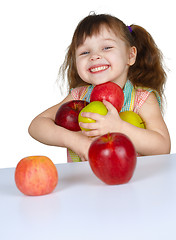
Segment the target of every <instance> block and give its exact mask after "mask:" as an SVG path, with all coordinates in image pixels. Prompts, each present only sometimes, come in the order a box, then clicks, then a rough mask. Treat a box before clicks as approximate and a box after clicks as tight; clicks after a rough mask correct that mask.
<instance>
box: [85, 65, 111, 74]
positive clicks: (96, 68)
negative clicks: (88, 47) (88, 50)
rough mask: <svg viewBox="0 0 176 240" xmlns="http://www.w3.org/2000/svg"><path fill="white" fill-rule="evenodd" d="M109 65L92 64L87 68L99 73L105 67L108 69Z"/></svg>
mask: <svg viewBox="0 0 176 240" xmlns="http://www.w3.org/2000/svg"><path fill="white" fill-rule="evenodd" d="M109 67H110V66H109V65H102V66H93V67H90V68H89V71H90V72H91V73H99V72H102V71H105V70H106V69H108V68H109Z"/></svg>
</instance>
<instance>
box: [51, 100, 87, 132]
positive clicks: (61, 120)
mask: <svg viewBox="0 0 176 240" xmlns="http://www.w3.org/2000/svg"><path fill="white" fill-rule="evenodd" d="M87 104H88V102H86V101H83V100H72V101H69V102H66V103H64V104H62V105H61V106H60V108H59V109H58V111H57V113H56V116H55V123H56V124H57V125H59V126H61V127H64V128H66V129H68V130H71V131H80V130H81V129H80V126H79V123H78V115H79V113H80V111H81V110H82V109H83V108H84V107H85V106H86V105H87Z"/></svg>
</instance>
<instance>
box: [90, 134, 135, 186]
mask: <svg viewBox="0 0 176 240" xmlns="http://www.w3.org/2000/svg"><path fill="white" fill-rule="evenodd" d="M88 155H89V164H90V167H91V169H92V171H93V172H94V174H95V175H96V176H97V177H98V178H99V179H100V180H101V181H103V182H104V183H106V184H109V185H116V184H124V183H127V182H129V180H130V179H131V178H132V176H133V173H134V170H135V167H136V160H137V158H136V151H135V148H134V146H133V144H132V142H131V141H130V139H129V138H128V137H127V136H126V135H124V134H122V133H108V134H105V135H103V136H100V137H98V138H97V139H96V140H94V141H93V142H92V144H91V145H90V148H89V152H88Z"/></svg>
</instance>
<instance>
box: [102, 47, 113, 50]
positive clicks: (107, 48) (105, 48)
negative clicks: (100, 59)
mask: <svg viewBox="0 0 176 240" xmlns="http://www.w3.org/2000/svg"><path fill="white" fill-rule="evenodd" d="M111 48H112V47H104V48H103V49H104V50H109V49H111Z"/></svg>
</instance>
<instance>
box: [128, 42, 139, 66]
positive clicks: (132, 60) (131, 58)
mask: <svg viewBox="0 0 176 240" xmlns="http://www.w3.org/2000/svg"><path fill="white" fill-rule="evenodd" d="M136 56H137V49H136V47H134V46H133V47H130V54H129V62H128V64H129V66H132V65H133V64H134V63H135V61H136Z"/></svg>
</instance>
